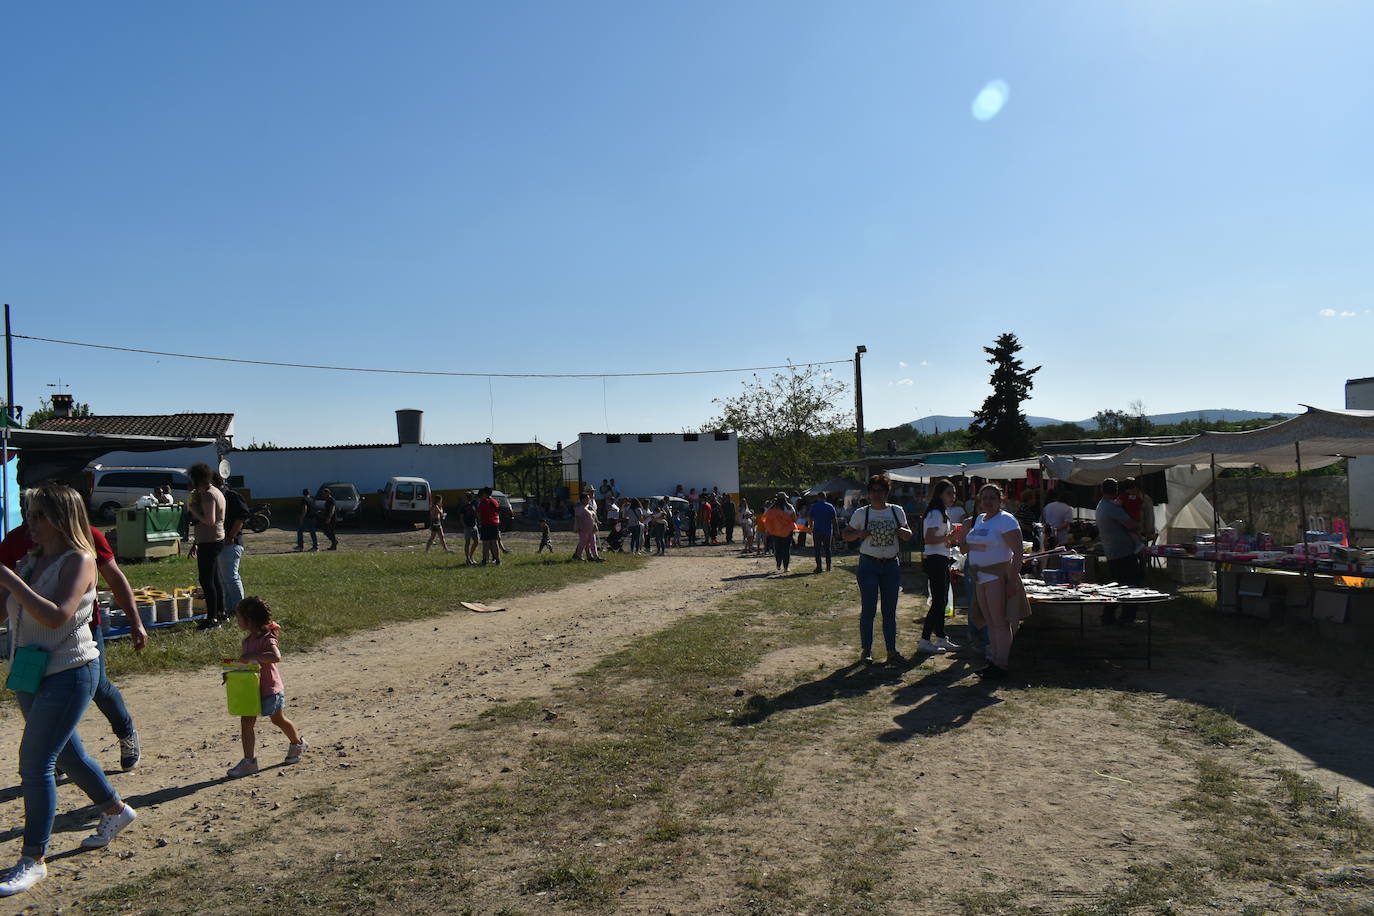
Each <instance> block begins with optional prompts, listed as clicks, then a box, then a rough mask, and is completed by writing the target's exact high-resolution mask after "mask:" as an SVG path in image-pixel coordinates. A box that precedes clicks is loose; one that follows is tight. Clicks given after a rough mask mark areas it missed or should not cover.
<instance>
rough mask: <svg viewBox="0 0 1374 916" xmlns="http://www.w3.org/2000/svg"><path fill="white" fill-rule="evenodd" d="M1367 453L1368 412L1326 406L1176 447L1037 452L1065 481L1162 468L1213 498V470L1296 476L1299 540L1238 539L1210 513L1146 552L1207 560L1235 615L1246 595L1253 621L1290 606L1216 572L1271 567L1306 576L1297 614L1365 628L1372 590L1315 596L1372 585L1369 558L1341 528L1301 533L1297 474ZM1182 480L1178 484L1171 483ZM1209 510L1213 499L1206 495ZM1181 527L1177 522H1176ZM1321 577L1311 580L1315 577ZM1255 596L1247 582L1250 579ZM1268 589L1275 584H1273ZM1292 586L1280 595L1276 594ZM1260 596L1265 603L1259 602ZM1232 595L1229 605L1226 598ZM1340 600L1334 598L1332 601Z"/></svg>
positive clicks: (1373, 617)
mask: <svg viewBox="0 0 1374 916" xmlns="http://www.w3.org/2000/svg"><path fill="white" fill-rule="evenodd" d="M1358 455H1374V411H1368V410H1327V409H1321V408H1316V407H1307V408H1306V411H1305V412H1304V413H1302V414H1299V415H1298V416H1295V417H1292V418H1291V419H1288V420H1284V421H1283V422H1281V423H1276V424H1274V425H1272V426H1266V427H1263V428H1261V429H1255V430H1248V431H1245V432H1211V433H1202V434H1200V435H1197V436H1193V437H1191V438H1188V439H1184V440H1182V441H1179V442H1172V443H1168V444H1162V445H1148V444H1143V443H1142V444H1136V445H1132V446H1130V447H1129V448H1126V449H1124V450H1122V451H1121V452H1119V453H1117V454H1115V455H1110V456H1106V457H1102V458H1090V459H1072V460H1066V459H1060V458H1052V457H1050V456H1045V457H1044V458H1042V464H1043V466H1044V467H1045V469H1046V472H1047V473H1048V474H1049V475H1050V476H1054V477H1058V478H1060V479H1069V480H1071V481H1073V482H1081V483H1092V482H1100V481H1102V480H1103V479H1105V478H1107V477H1116V476H1123V475H1125V474H1138V473H1141V472H1148V471H1150V470H1161V469H1164V470H1165V471H1166V473H1175V474H1176V475H1181V474H1185V473H1186V474H1189V475H1192V476H1191V477H1190V478H1188V481H1189V485H1191V486H1197V485H1198V484H1199V481H1201V480H1204V479H1205V481H1206V483H1203V484H1202V486H1199V487H1198V490H1199V495H1200V492H1201V489H1202V487H1203V486H1206V485H1207V484H1210V485H1211V486H1212V487H1213V492H1215V480H1216V472H1217V469H1218V468H1263V469H1265V470H1268V471H1271V472H1281V473H1282V472H1292V473H1296V475H1297V480H1298V515H1299V519H1300V521H1301V522H1302V524H1300V525H1299V528H1300V529H1301V530H1302V537H1301V543H1297V544H1292V545H1282V544H1275V543H1273V542H1272V539H1269V540H1266V538H1265V536H1264V535H1263V534H1257V535H1255V536H1246V535H1242V534H1240V533H1239V532H1237V531H1235V530H1234V529H1233V528H1230V527H1228V526H1226V525H1224V524H1222V521H1221V519H1219V518H1218V517H1217V515H1216V512H1215V510H1213V512H1212V519H1211V528H1212V531H1211V533H1210V534H1209V535H1202V536H1198V537H1195V538H1194V539H1193V540H1192V541H1191V542H1176V541H1173V540H1170V539H1168V538H1165V539H1162V540H1161V543H1160V546H1159V547H1157V548H1155V550H1154V551H1153V552H1154V553H1156V554H1157V555H1160V556H1164V557H1168V558H1171V559H1175V560H1197V561H1202V562H1207V563H1211V564H1213V565H1214V566H1215V568H1216V571H1217V574H1218V584H1217V588H1218V600H1219V604H1220V606H1221V607H1223V608H1224V609H1225V608H1228V606H1229V607H1232V608H1236V609H1241V610H1244V609H1245V607H1246V605H1245V604H1243V603H1242V602H1241V601H1240V600H1239V599H1241V598H1243V597H1251V598H1255V599H1260V600H1254V601H1251V602H1249V603H1248V607H1250V608H1252V609H1253V611H1254V612H1255V613H1257V615H1258V616H1275V615H1277V614H1279V613H1282V612H1283V611H1284V610H1285V609H1289V610H1293V609H1295V603H1294V602H1292V601H1291V600H1288V598H1287V597H1284V598H1283V599H1282V601H1281V603H1280V602H1279V601H1276V600H1272V599H1275V598H1278V597H1279V596H1276V595H1268V594H1266V592H1267V591H1268V589H1269V584H1268V583H1264V582H1263V580H1260V583H1259V593H1258V594H1251V595H1248V596H1247V595H1245V594H1242V592H1243V591H1244V589H1245V585H1246V583H1244V582H1241V581H1240V580H1239V579H1236V580H1230V581H1229V583H1228V580H1225V579H1223V575H1225V574H1231V573H1237V575H1239V572H1240V571H1242V570H1250V571H1254V570H1265V569H1277V570H1281V571H1286V572H1288V573H1289V575H1290V576H1291V575H1293V574H1301V575H1302V576H1303V577H1304V578H1305V587H1306V589H1305V595H1304V598H1305V600H1304V602H1303V605H1302V608H1301V610H1303V611H1305V613H1306V615H1307V616H1311V617H1315V618H1316V619H1317V620H1319V621H1321V620H1325V621H1326V622H1332V623H1346V622H1354V621H1352V620H1351V619H1350V618H1351V617H1352V611H1358V614H1356V615H1354V616H1356V617H1358V618H1360V622H1364V619H1365V618H1366V617H1367V618H1368V622H1369V624H1370V625H1371V629H1374V601H1371V600H1370V596H1374V591H1370V592H1366V594H1365V595H1364V596H1362V597H1361V598H1360V599H1359V600H1358V601H1352V600H1350V598H1349V595H1340V594H1339V593H1336V594H1334V596H1333V597H1330V598H1327V599H1319V596H1318V589H1319V587H1321V588H1323V589H1327V590H1330V589H1332V588H1335V589H1346V590H1349V589H1366V588H1369V586H1370V585H1371V582H1372V581H1374V553H1371V552H1369V551H1362V550H1358V549H1356V548H1353V547H1350V546H1348V545H1347V544H1346V543H1345V537H1344V534H1343V533H1342V532H1340V531H1311V530H1308V525H1307V524H1306V520H1307V511H1306V505H1305V502H1304V497H1303V487H1302V474H1303V471H1305V470H1312V469H1315V468H1321V467H1326V466H1328V465H1331V464H1334V463H1336V462H1337V461H1340V460H1341V459H1342V458H1346V457H1351V456H1358ZM1180 480H1182V478H1180ZM1213 504H1215V498H1214V499H1213ZM1179 527H1182V526H1179ZM1319 574H1320V575H1322V577H1323V578H1322V580H1321V582H1320V583H1319V582H1318V581H1317V576H1318V575H1319ZM1249 585H1250V590H1251V591H1252V592H1253V591H1254V590H1255V587H1256V586H1255V583H1254V582H1253V581H1252V582H1251V583H1249ZM1276 588H1277V584H1276ZM1290 593H1291V590H1285V595H1287V594H1290ZM1266 598H1269V599H1271V600H1264V599H1266ZM1232 599H1233V600H1232ZM1338 599H1339V600H1338Z"/></svg>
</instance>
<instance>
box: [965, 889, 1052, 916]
mask: <svg viewBox="0 0 1374 916" xmlns="http://www.w3.org/2000/svg"><path fill="white" fill-rule="evenodd" d="M949 902H950V903H951V904H952V905H953V906H955V907H957V909H956V910H955V912H956V913H957V914H958V916H1037V914H1040V913H1042V912H1043V910H1040V909H1037V908H1035V907H1029V906H1024V905H1022V904H1021V903H1020V902H1019V901H1018V899H1017V893H1016V891H955V892H954V893H953V894H951V895H950V897H949Z"/></svg>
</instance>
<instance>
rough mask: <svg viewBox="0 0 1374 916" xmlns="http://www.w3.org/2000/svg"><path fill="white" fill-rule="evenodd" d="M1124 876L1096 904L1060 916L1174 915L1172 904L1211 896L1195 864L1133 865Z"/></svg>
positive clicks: (1203, 871)
mask: <svg viewBox="0 0 1374 916" xmlns="http://www.w3.org/2000/svg"><path fill="white" fill-rule="evenodd" d="M1126 873H1127V880H1126V882H1125V883H1123V884H1121V885H1119V886H1116V887H1112V888H1108V889H1107V891H1106V892H1105V893H1104V894H1103V895H1102V898H1101V899H1100V900H1098V901H1097V902H1096V903H1091V904H1079V905H1078V906H1074V907H1070V908H1069V909H1067V910H1065V911H1064V913H1063V914H1062V916H1133V914H1135V913H1142V912H1148V913H1152V914H1159V916H1164V914H1169V913H1175V912H1177V911H1176V910H1175V909H1174V904H1190V903H1199V902H1203V901H1206V900H1208V899H1209V897H1210V892H1211V885H1210V883H1209V882H1208V880H1207V870H1206V868H1205V867H1204V866H1202V865H1201V864H1200V863H1197V862H1192V861H1176V862H1165V863H1163V864H1160V865H1132V866H1130V867H1129V868H1127V869H1126Z"/></svg>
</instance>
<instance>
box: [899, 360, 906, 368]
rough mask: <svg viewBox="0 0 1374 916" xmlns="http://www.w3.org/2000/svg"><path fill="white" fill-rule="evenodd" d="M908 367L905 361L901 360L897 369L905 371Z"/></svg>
mask: <svg viewBox="0 0 1374 916" xmlns="http://www.w3.org/2000/svg"><path fill="white" fill-rule="evenodd" d="M906 366H907V364H906V363H905V362H903V361H900V360H899V361H898V362H897V368H898V369H905V368H906Z"/></svg>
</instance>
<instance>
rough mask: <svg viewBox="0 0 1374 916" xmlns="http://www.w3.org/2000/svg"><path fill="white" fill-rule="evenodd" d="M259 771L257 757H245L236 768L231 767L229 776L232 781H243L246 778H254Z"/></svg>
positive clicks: (235, 765) (228, 772)
mask: <svg viewBox="0 0 1374 916" xmlns="http://www.w3.org/2000/svg"><path fill="white" fill-rule="evenodd" d="M257 771H258V759H257V758H256V757H245V758H243V759H242V760H240V761H239V762H238V763H236V764H234V766H232V767H230V768H229V770H228V771H227V775H228V776H229V778H230V779H242V778H243V777H245V776H252V775H253V774H254V773H256V772H257Z"/></svg>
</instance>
